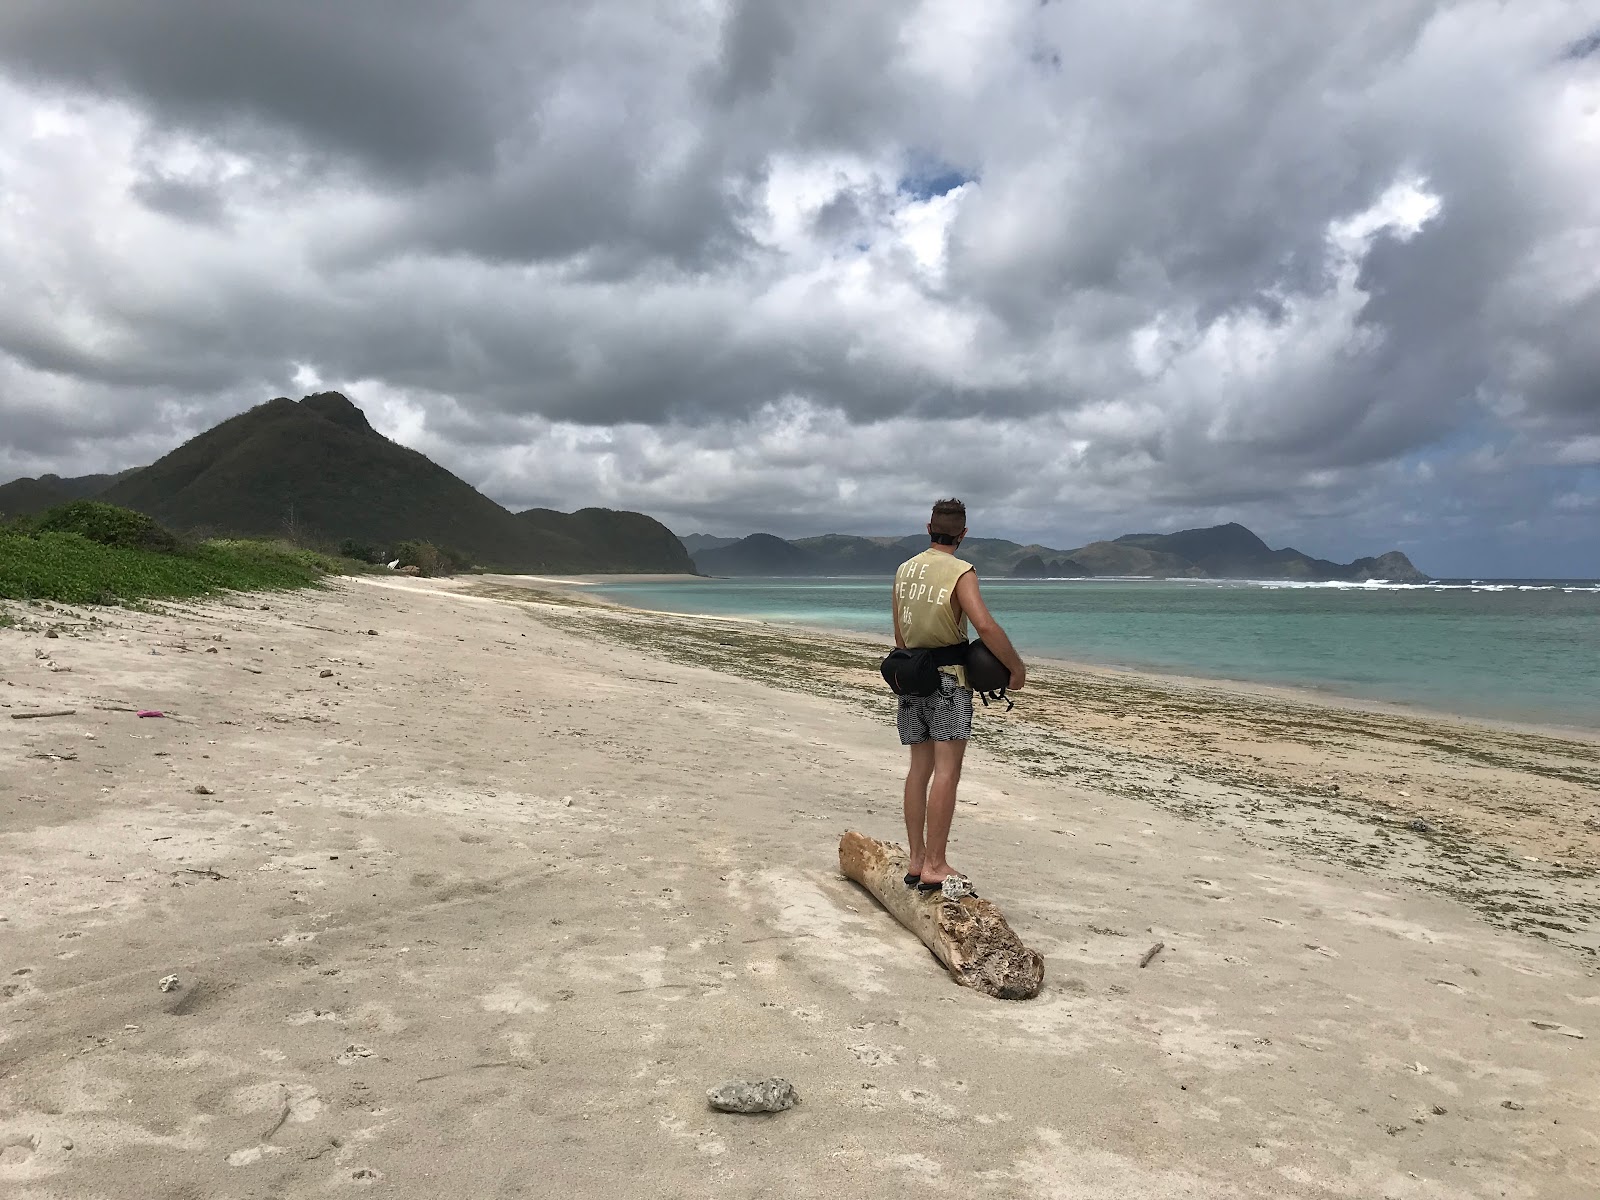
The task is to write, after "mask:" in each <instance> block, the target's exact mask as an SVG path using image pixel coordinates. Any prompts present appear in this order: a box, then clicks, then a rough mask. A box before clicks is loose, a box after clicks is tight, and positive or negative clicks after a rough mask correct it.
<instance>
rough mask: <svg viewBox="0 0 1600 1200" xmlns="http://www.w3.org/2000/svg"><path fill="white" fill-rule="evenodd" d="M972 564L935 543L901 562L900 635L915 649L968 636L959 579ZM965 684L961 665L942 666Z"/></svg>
mask: <svg viewBox="0 0 1600 1200" xmlns="http://www.w3.org/2000/svg"><path fill="white" fill-rule="evenodd" d="M970 570H972V564H971V563H969V562H965V561H963V560H962V559H959V558H957V557H956V556H955V555H954V554H946V553H945V552H944V551H942V550H935V549H932V548H931V547H930V548H929V549H927V550H924V551H923V552H922V553H921V554H919V555H917V556H916V557H915V558H910V559H907V560H906V561H905V562H903V563H901V564H900V568H899V569H898V570H897V571H895V573H894V602H895V609H896V611H897V612H898V614H899V617H900V637H901V639H902V640H903V641H904V642H905V644H906V646H907V647H908V648H909V649H912V650H921V649H931V648H933V647H935V646H954V645H957V644H958V643H961V642H965V641H966V640H967V616H966V614H965V613H961V614H960V615H959V616H958V615H957V613H958V605H957V604H956V581H957V580H959V579H960V578H961V577H962V576H963V575H965V574H966V573H967V572H968V571H970ZM940 670H942V671H944V672H946V673H947V674H950V675H954V676H955V679H956V682H957V683H959V684H961V685H963V686H965V685H966V682H967V673H966V671H965V669H963V668H961V667H941V668H940Z"/></svg>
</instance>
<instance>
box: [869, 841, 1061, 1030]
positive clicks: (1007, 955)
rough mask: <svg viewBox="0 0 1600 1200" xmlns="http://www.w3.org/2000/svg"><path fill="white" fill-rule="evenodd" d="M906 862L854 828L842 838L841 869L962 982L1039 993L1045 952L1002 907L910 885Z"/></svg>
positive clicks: (1007, 994)
mask: <svg viewBox="0 0 1600 1200" xmlns="http://www.w3.org/2000/svg"><path fill="white" fill-rule="evenodd" d="M906 865H907V864H906V852H905V851H904V850H902V849H901V848H900V847H899V846H896V845H893V844H892V843H889V842H880V841H878V840H876V839H875V838H869V837H867V836H866V835H865V834H861V833H854V832H851V833H847V834H845V835H844V837H842V838H840V839H839V869H840V870H841V871H843V872H844V873H845V875H847V876H848V877H849V878H851V879H853V880H855V881H856V882H857V883H859V884H860V885H861V886H862V887H864V888H866V889H867V891H869V892H871V893H872V894H873V895H874V896H875V897H877V900H878V903H879V904H881V905H883V907H884V908H886V909H888V910H889V913H890V915H891V916H893V917H894V918H895V920H897V921H899V922H900V924H902V925H904V926H905V927H906V928H907V929H909V930H911V932H912V933H914V934H916V935H917V936H918V937H919V938H921V939H922V940H923V942H924V943H926V945H927V947H928V949H930V950H932V951H933V952H934V954H935V955H936V956H937V957H938V959H939V961H940V962H942V963H944V965H945V966H946V967H948V968H949V969H950V977H951V978H952V979H954V980H955V981H956V982H957V983H959V984H961V985H962V986H963V987H969V988H973V989H975V990H977V991H980V992H982V993H984V994H985V995H987V996H995V997H997V998H999V999H1001V1000H1031V999H1032V998H1033V997H1034V996H1036V995H1038V994H1039V987H1040V985H1041V984H1042V983H1043V982H1044V956H1043V955H1042V954H1040V953H1039V952H1038V951H1037V950H1030V949H1028V947H1026V946H1024V945H1023V944H1022V941H1021V939H1020V938H1018V937H1017V935H1016V934H1015V933H1013V932H1012V930H1011V926H1010V925H1008V924H1006V919H1005V917H1003V916H1001V915H1000V910H999V909H998V908H996V907H995V906H994V905H993V904H992V903H990V902H989V901H988V900H984V899H982V898H980V897H978V896H965V897H963V898H961V899H960V900H946V899H944V898H943V897H942V896H941V895H940V894H939V893H938V892H935V893H933V894H932V895H931V896H925V895H923V894H921V893H920V892H918V891H917V890H916V889H915V888H912V887H907V886H906V884H905V874H906Z"/></svg>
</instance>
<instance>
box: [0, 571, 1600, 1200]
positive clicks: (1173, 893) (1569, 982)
mask: <svg viewBox="0 0 1600 1200" xmlns="http://www.w3.org/2000/svg"><path fill="white" fill-rule="evenodd" d="M521 582H522V583H525V584H528V586H519V585H518V584H517V583H516V581H510V580H499V581H483V580H464V581H459V582H455V583H452V584H449V585H439V584H434V583H430V582H427V581H400V580H352V581H341V582H339V583H337V584H335V585H334V586H333V587H331V588H330V589H328V590H326V591H319V592H306V593H296V594H289V595H274V596H267V597H237V598H233V599H230V600H228V601H225V602H212V603H206V604H192V605H191V604H185V605H160V606H156V611H153V612H150V613H131V612H122V611H116V612H115V613H114V614H105V613H102V614H99V615H100V617H101V620H100V621H98V622H95V623H90V622H89V621H88V615H89V614H87V613H85V612H68V611H65V610H62V611H46V610H44V609H41V608H26V607H16V606H12V608H11V609H10V610H9V611H11V612H12V613H14V614H16V615H17V616H18V617H20V618H21V620H22V622H23V625H24V627H23V628H21V629H3V630H0V679H3V682H0V705H3V707H0V918H3V920H0V1192H4V1194H6V1195H7V1196H8V1197H9V1196H17V1197H20V1198H22V1200H41V1198H43V1197H66V1196H71V1197H98V1196H108V1197H109V1196H123V1195H139V1196H161V1197H165V1196H195V1197H200V1196H204V1197H257V1196H259V1197H268V1196H272V1197H276V1196H293V1197H298V1196H321V1195H327V1194H342V1193H344V1192H346V1191H349V1190H360V1189H369V1188H370V1189H372V1192H373V1194H375V1195H377V1194H384V1195H393V1196H404V1197H435V1196H439V1195H442V1194H459V1195H463V1196H473V1197H477V1196H496V1197H498V1196H557V1195H590V1194H596V1195H599V1194H610V1195H662V1196H702V1195H717V1196H752V1197H754V1196H769V1195H788V1196H829V1197H836V1196H867V1195H874V1196H875V1195H882V1194H885V1193H886V1192H903V1191H906V1190H915V1191H923V1192H931V1191H935V1190H941V1191H942V1190H944V1189H952V1188H953V1189H959V1190H960V1191H962V1192H965V1193H968V1194H976V1195H994V1196H1022V1197H1047V1196H1049V1197H1053V1196H1073V1197H1091V1198H1096V1200H1098V1198H1101V1197H1107V1198H1109V1197H1122V1196H1133V1197H1146V1196H1148V1197H1178V1196H1194V1197H1211V1196H1229V1197H1233V1196H1237V1197H1280V1196H1292V1197H1350V1198H1357V1197H1359V1198H1362V1200H1365V1198H1368V1197H1382V1196H1393V1197H1398V1198H1404V1200H1412V1198H1429V1200H1432V1198H1442V1197H1458V1196H1459V1197H1499V1196H1507V1197H1527V1198H1534V1197H1538V1198H1541V1200H1542V1198H1545V1197H1573V1198H1577V1197H1589V1196H1592V1195H1594V1186H1593V1180H1594V1179H1595V1178H1600V1085H1596V1083H1595V1082H1594V1081H1595V1079H1596V1078H1597V1077H1600V1070H1597V1068H1600V1055H1597V1053H1596V1044H1597V1042H1600V973H1597V965H1600V964H1597V959H1596V956H1595V950H1596V947H1597V944H1600V934H1597V927H1600V921H1597V918H1600V910H1597V903H1600V804H1597V801H1596V799H1595V797H1596V795H1597V794H1600V747H1597V746H1596V745H1595V743H1593V742H1592V741H1585V740H1583V739H1580V738H1574V737H1568V736H1562V735H1558V734H1556V733H1554V732H1550V733H1540V732H1536V731H1528V730H1509V729H1501V728H1491V727H1487V726H1480V725H1474V724H1472V723H1470V722H1450V721H1442V720H1437V719H1434V718H1425V717H1418V716H1415V715H1409V714H1387V713H1375V712H1371V711H1360V710H1355V709H1349V710H1346V709H1342V708H1340V707H1338V706H1336V705H1326V704H1310V703H1302V702H1300V701H1298V700H1296V699H1294V698H1290V697H1285V696H1281V695H1273V694H1266V693H1261V694H1254V693H1251V692H1249V691H1246V690H1240V689H1223V688H1211V687H1206V686H1203V685H1198V684H1195V685H1190V684H1184V683H1181V682H1174V681H1170V680H1155V679H1149V678H1145V677H1139V676H1133V675H1127V674H1123V673H1107V672H1088V671H1074V670H1067V669H1058V670H1053V671H1042V672H1040V673H1039V675H1038V677H1037V678H1036V679H1035V680H1034V681H1033V682H1032V683H1030V686H1029V688H1028V689H1027V690H1026V691H1025V692H1024V693H1022V695H1021V696H1020V697H1019V703H1018V706H1017V708H1016V710H1015V711H1014V712H1012V713H1009V714H1001V713H999V712H997V711H995V710H989V711H986V712H982V713H980V716H979V719H978V723H979V732H978V734H977V736H976V738H975V742H974V745H973V748H972V751H971V752H970V755H969V759H968V763H969V765H968V771H967V778H966V781H965V782H964V784H963V804H962V805H961V807H960V809H959V811H958V814H957V826H956V832H955V839H954V842H953V850H952V856H953V858H954V860H955V862H956V863H957V865H959V866H960V867H962V868H963V869H965V870H966V871H967V872H968V873H969V874H971V875H972V876H973V877H974V879H975V880H976V881H977V882H978V883H979V885H980V888H981V889H982V891H983V892H984V894H985V895H986V896H988V897H990V898H991V899H994V900H995V901H997V902H998V903H999V904H1000V905H1001V907H1002V908H1003V909H1004V910H1005V912H1006V914H1007V916H1008V918H1009V919H1010V921H1011V923H1012V925H1013V926H1014V927H1015V928H1016V929H1017V931H1018V933H1019V934H1021V935H1022V936H1023V938H1024V939H1025V940H1026V941H1028V942H1029V944H1031V945H1033V946H1035V947H1037V948H1038V949H1040V950H1041V951H1042V952H1043V953H1044V954H1045V956H1046V960H1047V963H1046V981H1045V988H1044V991H1043V993H1042V994H1041V996H1040V997H1039V998H1038V999H1037V1000H1034V1001H1030V1002H1026V1003H1006V1002H1001V1001H994V1000H989V999H986V998H984V997H982V996H978V995H975V994H973V993H971V992H967V991H965V990H963V989H960V988H957V987H955V986H954V985H953V984H952V983H951V982H950V981H949V979H948V978H947V977H946V976H945V975H944V973H943V972H942V970H941V969H940V968H939V967H938V965H937V964H936V963H935V962H934V960H933V959H932V957H931V956H930V955H929V953H928V952H927V950H926V949H925V948H924V947H923V946H922V945H921V943H920V942H918V941H917V940H916V939H915V938H914V937H912V936H911V935H910V934H908V933H906V932H905V931H903V930H901V929H900V928H899V927H898V926H897V925H896V924H895V923H894V922H893V921H892V920H891V919H890V918H888V917H887V916H886V915H885V914H884V913H883V912H882V911H881V910H880V909H879V908H878V907H877V906H876V904H875V902H873V901H872V899H871V898H870V897H869V896H867V895H866V894H865V893H864V892H862V891H861V890H860V889H858V888H856V887H855V886H854V885H853V884H851V883H849V882H848V881H846V880H844V879H842V878H841V877H840V875H839V873H838V869H837V860H836V848H837V844H838V838H839V835H840V834H841V833H842V832H843V831H845V830H846V829H852V828H854V829H860V830H862V831H863V832H867V833H870V834H873V835H875V836H879V837H886V838H895V839H897V838H898V837H899V836H900V833H899V780H900V772H901V769H902V765H903V764H902V751H901V750H900V748H899V747H898V745H897V744H896V741H895V737H894V733H893V726H892V708H891V707H890V700H889V698H888V697H887V695H886V693H884V692H883V689H882V686H881V683H878V682H877V681H876V679H875V676H874V674H873V671H872V657H873V649H874V648H873V647H871V645H870V644H869V643H866V642H862V641H859V640H851V639H843V638H828V637H823V636H804V635H797V634H792V633H788V632H779V631H773V630H770V629H766V628H764V627H759V626H756V627H752V626H750V625H749V624H747V623H739V622H729V621H705V620H696V619H691V618H676V617H668V616H663V615H659V614H644V613H638V612H635V611H632V610H627V609H621V608H617V607H615V606H604V605H597V604H593V603H588V602H585V597H584V596H583V595H582V594H581V593H579V592H577V591H575V590H572V589H545V588H543V587H542V586H541V585H536V584H532V583H530V582H529V581H521ZM263 605H265V606H266V607H262V606H263ZM47 624H59V625H60V631H59V632H60V636H59V637H58V638H54V639H49V638H46V636H45V632H44V630H45V627H46V625H47ZM369 629H373V630H376V631H377V632H376V634H375V635H373V634H369V633H367V632H366V631H367V630H369ZM210 651H215V653H210ZM323 672H332V674H329V675H326V676H325V675H324V674H323ZM66 708H71V709H74V710H75V714H74V715H73V716H69V717H55V718H44V719H38V720H20V721H18V720H12V719H10V717H11V716H12V715H13V714H16V713H20V712H25V711H40V710H55V709H66ZM141 708H142V709H160V710H162V711H164V712H167V713H168V714H169V715H168V716H166V717H162V718H152V719H140V718H138V717H137V716H136V715H135V712H134V711H131V710H137V709H141ZM197 788H205V789H207V793H205V794H202V793H200V792H197V790H196V789H197ZM1156 941H1162V942H1164V943H1165V945H1166V948H1165V950H1163V952H1162V953H1161V954H1160V955H1159V956H1158V957H1156V958H1155V959H1154V961H1153V962H1151V964H1150V966H1149V967H1147V968H1142V969H1141V968H1140V967H1139V966H1138V962H1139V960H1140V958H1141V957H1142V956H1143V955H1144V953H1145V951H1146V950H1147V949H1148V948H1149V947H1150V946H1151V945H1152V944H1153V943H1155V942H1156ZM172 974H176V975H177V977H178V983H177V986H176V988H174V989H173V990H170V991H162V990H161V988H160V984H159V981H160V980H161V979H163V978H164V977H166V976H169V975H172ZM1578 1035H1583V1036H1581V1037H1580V1036H1578ZM767 1075H781V1076H784V1077H786V1078H788V1079H791V1080H792V1081H793V1082H794V1083H795V1085H796V1087H797V1088H798V1089H799V1092H800V1095H801V1097H802V1103H801V1105H800V1106H799V1107H798V1108H796V1109H794V1110H793V1111H791V1112H788V1113H784V1114H781V1115H778V1116H774V1117H756V1118H750V1117H737V1116H729V1115H722V1114H716V1113H712V1112H710V1111H708V1110H707V1108H706V1104H705V1090H706V1088H708V1087H711V1086H714V1085H716V1084H718V1083H721V1082H722V1081H724V1080H725V1079H730V1078H742V1077H747V1078H760V1077H763V1076H767Z"/></svg>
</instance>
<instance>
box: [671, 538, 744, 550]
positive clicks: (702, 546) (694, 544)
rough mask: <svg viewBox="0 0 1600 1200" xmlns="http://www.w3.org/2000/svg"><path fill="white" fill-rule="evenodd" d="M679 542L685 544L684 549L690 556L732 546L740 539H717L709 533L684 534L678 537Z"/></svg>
mask: <svg viewBox="0 0 1600 1200" xmlns="http://www.w3.org/2000/svg"><path fill="white" fill-rule="evenodd" d="M678 540H679V541H680V542H682V543H683V548H684V549H685V550H687V551H688V552H689V553H690V554H699V553H700V551H702V550H715V549H717V548H718V547H720V546H731V545H733V544H734V543H735V542H737V541H738V540H739V539H738V538H731V537H716V536H714V535H712V534H709V533H684V534H679V535H678Z"/></svg>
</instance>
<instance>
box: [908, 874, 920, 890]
mask: <svg viewBox="0 0 1600 1200" xmlns="http://www.w3.org/2000/svg"><path fill="white" fill-rule="evenodd" d="M921 882H922V876H921V875H913V874H911V873H910V872H907V874H906V886H907V887H916V886H917V884H919V883H921Z"/></svg>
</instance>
